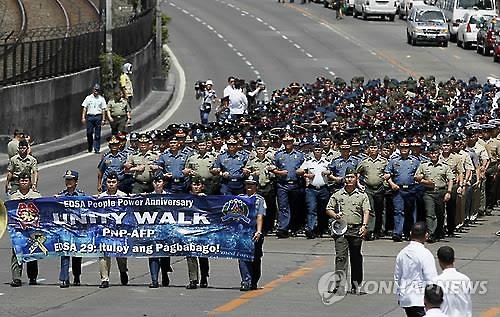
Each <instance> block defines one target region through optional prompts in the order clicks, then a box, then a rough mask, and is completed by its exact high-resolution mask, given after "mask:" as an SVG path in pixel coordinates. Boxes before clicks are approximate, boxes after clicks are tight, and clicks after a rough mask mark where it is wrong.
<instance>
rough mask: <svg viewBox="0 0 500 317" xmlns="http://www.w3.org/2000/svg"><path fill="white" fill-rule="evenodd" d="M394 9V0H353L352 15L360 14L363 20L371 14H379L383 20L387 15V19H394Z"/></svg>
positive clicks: (395, 7)
mask: <svg viewBox="0 0 500 317" xmlns="http://www.w3.org/2000/svg"><path fill="white" fill-rule="evenodd" d="M396 9H397V6H396V0H354V9H353V12H352V15H353V16H354V17H357V16H359V15H361V16H362V17H363V20H366V19H367V18H368V16H373V15H375V16H380V17H381V18H382V20H384V19H385V17H386V16H387V17H389V21H394V17H395V16H396Z"/></svg>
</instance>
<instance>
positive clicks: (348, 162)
mask: <svg viewBox="0 0 500 317" xmlns="http://www.w3.org/2000/svg"><path fill="white" fill-rule="evenodd" d="M358 163H359V160H358V159H357V158H355V157H352V156H349V157H348V158H344V157H342V156H339V157H337V158H336V159H334V160H333V161H332V162H331V163H330V165H328V169H329V170H330V171H331V172H332V175H333V176H337V177H342V179H343V178H344V177H345V171H346V170H347V168H352V169H354V170H356V168H357V166H358ZM343 186H344V181H343V180H342V183H338V184H335V186H334V188H335V189H340V188H342V187H343Z"/></svg>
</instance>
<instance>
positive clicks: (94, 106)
mask: <svg viewBox="0 0 500 317" xmlns="http://www.w3.org/2000/svg"><path fill="white" fill-rule="evenodd" d="M82 107H83V108H86V109H87V114H88V115H97V114H103V113H104V111H106V99H104V97H103V96H101V95H98V96H97V97H96V96H94V94H90V95H88V96H87V97H85V100H83V102H82Z"/></svg>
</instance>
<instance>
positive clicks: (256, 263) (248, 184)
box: [238, 175, 266, 292]
mask: <svg viewBox="0 0 500 317" xmlns="http://www.w3.org/2000/svg"><path fill="white" fill-rule="evenodd" d="M258 183H259V177H258V176H253V175H250V176H248V178H247V179H246V180H245V190H246V195H244V196H246V197H255V211H256V217H257V219H256V228H255V229H256V231H255V233H254V234H253V236H252V240H253V241H254V245H255V248H254V258H253V260H252V261H245V260H239V261H238V264H239V269H240V275H241V287H240V291H242V292H245V291H249V290H256V289H257V283H258V282H259V279H260V277H261V272H262V267H261V266H262V265H261V264H262V255H263V252H262V245H263V244H264V235H263V234H262V228H263V224H264V217H265V216H266V201H265V200H264V197H262V196H261V195H259V194H257V187H258Z"/></svg>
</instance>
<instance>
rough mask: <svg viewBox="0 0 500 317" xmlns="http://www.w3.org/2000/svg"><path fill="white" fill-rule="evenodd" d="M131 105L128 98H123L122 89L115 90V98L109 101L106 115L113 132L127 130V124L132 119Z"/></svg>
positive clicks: (115, 133)
mask: <svg viewBox="0 0 500 317" xmlns="http://www.w3.org/2000/svg"><path fill="white" fill-rule="evenodd" d="M130 111H131V110H130V105H129V103H128V101H127V99H125V98H123V93H122V91H121V90H120V89H116V90H115V92H114V98H113V99H112V100H110V101H109V102H108V109H107V110H106V115H107V117H108V120H109V125H110V126H111V134H114V135H117V134H118V132H119V131H125V126H126V125H127V123H130V121H131V120H132V117H131V114H130Z"/></svg>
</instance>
